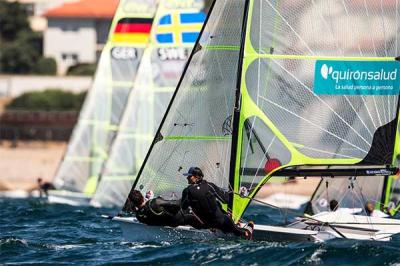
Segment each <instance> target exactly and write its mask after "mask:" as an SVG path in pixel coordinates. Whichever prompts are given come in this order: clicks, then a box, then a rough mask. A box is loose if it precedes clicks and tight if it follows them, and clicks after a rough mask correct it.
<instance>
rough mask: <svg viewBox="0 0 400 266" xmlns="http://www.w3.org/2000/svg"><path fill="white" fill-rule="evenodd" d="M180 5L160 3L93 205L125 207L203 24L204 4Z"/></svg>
mask: <svg viewBox="0 0 400 266" xmlns="http://www.w3.org/2000/svg"><path fill="white" fill-rule="evenodd" d="M176 2H177V5H173V6H172V5H171V1H169V2H168V1H160V3H159V6H158V9H157V12H156V15H155V18H154V22H153V26H152V32H151V41H150V44H149V46H148V47H147V48H146V49H145V51H144V54H143V58H142V60H141V62H140V66H139V70H138V74H137V78H136V80H135V85H134V89H133V91H132V92H131V94H130V96H129V99H128V102H127V107H126V109H125V111H124V115H123V118H122V120H121V123H120V126H119V130H118V134H117V137H116V139H115V141H114V143H113V146H112V148H111V151H110V156H109V158H108V160H107V162H106V163H105V167H104V169H103V170H102V173H101V177H100V183H99V186H98V188H97V191H96V193H95V195H94V197H93V200H92V203H93V205H95V206H108V207H113V206H118V207H122V206H123V204H124V202H125V199H126V197H127V196H128V194H129V191H130V189H131V187H132V184H133V182H134V180H135V177H136V174H137V172H138V170H139V169H140V166H141V164H142V163H143V160H144V158H145V156H146V153H147V151H148V149H149V146H150V144H151V141H152V139H153V137H154V134H155V132H156V130H157V127H158V125H159V124H160V122H161V119H162V117H163V114H164V112H165V109H166V108H167V106H168V103H169V102H170V99H171V96H172V94H173V92H174V90H175V87H176V84H177V83H178V81H179V78H180V76H181V74H182V71H183V68H184V66H185V64H186V62H187V59H188V57H189V55H190V53H191V49H192V48H193V45H194V43H195V41H196V39H197V36H198V33H199V31H200V29H201V27H202V25H203V22H204V19H205V16H206V15H205V14H204V13H203V12H201V11H200V10H201V9H202V8H203V2H202V1H196V2H194V1H176ZM190 2H192V4H190Z"/></svg>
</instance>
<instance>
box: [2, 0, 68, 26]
mask: <svg viewBox="0 0 400 266" xmlns="http://www.w3.org/2000/svg"><path fill="white" fill-rule="evenodd" d="M7 1H8V2H19V3H20V4H21V5H22V6H23V7H24V9H25V10H26V12H27V14H28V16H29V23H30V25H31V28H32V30H34V31H38V32H43V31H45V30H46V28H47V20H46V18H45V17H43V14H44V13H45V12H46V11H47V10H48V9H51V8H55V7H57V6H60V5H62V4H63V3H67V2H72V1H76V0H7Z"/></svg>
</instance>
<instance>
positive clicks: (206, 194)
mask: <svg viewBox="0 0 400 266" xmlns="http://www.w3.org/2000/svg"><path fill="white" fill-rule="evenodd" d="M183 175H184V176H186V177H187V180H188V183H189V185H188V187H187V188H185V189H184V190H183V192H182V199H181V201H182V209H184V210H187V209H189V210H190V211H191V212H192V213H193V214H194V215H196V216H197V217H199V219H200V220H201V222H202V223H203V224H204V227H205V228H210V229H219V230H221V231H222V232H224V233H233V234H235V235H236V236H241V237H244V238H247V239H249V238H251V234H252V230H253V226H254V223H253V222H250V223H249V227H250V228H247V229H243V228H241V227H239V226H238V225H236V224H235V223H234V221H233V220H232V218H231V217H230V216H229V215H228V213H227V212H226V211H224V210H223V209H222V206H221V203H222V204H226V203H228V201H229V193H228V192H227V191H224V190H223V189H221V188H219V187H218V186H216V185H215V184H213V183H211V182H207V181H206V180H204V179H203V177H204V175H203V172H202V171H201V169H200V168H198V167H190V168H189V171H188V172H187V173H185V174H183Z"/></svg>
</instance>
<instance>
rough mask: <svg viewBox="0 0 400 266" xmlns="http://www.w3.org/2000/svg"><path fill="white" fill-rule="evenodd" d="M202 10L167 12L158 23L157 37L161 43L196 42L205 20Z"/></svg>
mask: <svg viewBox="0 0 400 266" xmlns="http://www.w3.org/2000/svg"><path fill="white" fill-rule="evenodd" d="M204 19H205V14H204V13H202V12H188V13H179V12H174V13H171V14H166V15H164V16H163V17H161V18H160V20H159V22H158V24H157V29H158V30H157V34H156V39H157V42H158V43H161V44H174V43H184V44H185V43H194V42H195V41H196V40H197V37H198V34H199V31H198V28H199V25H200V26H201V25H202V23H203V22H204Z"/></svg>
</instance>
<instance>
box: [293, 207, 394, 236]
mask: <svg viewBox="0 0 400 266" xmlns="http://www.w3.org/2000/svg"><path fill="white" fill-rule="evenodd" d="M288 227H291V228H300V229H311V230H316V231H318V232H319V233H318V235H319V236H320V238H326V236H323V234H325V235H330V236H331V238H345V239H355V240H375V241H390V240H391V238H392V236H393V235H396V234H399V233H400V221H399V220H395V219H389V218H380V217H369V216H361V215H352V214H348V213H343V212H342V213H341V212H323V213H319V214H317V215H314V216H311V217H310V218H305V219H303V220H302V221H299V222H296V223H293V224H291V225H289V226H288Z"/></svg>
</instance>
